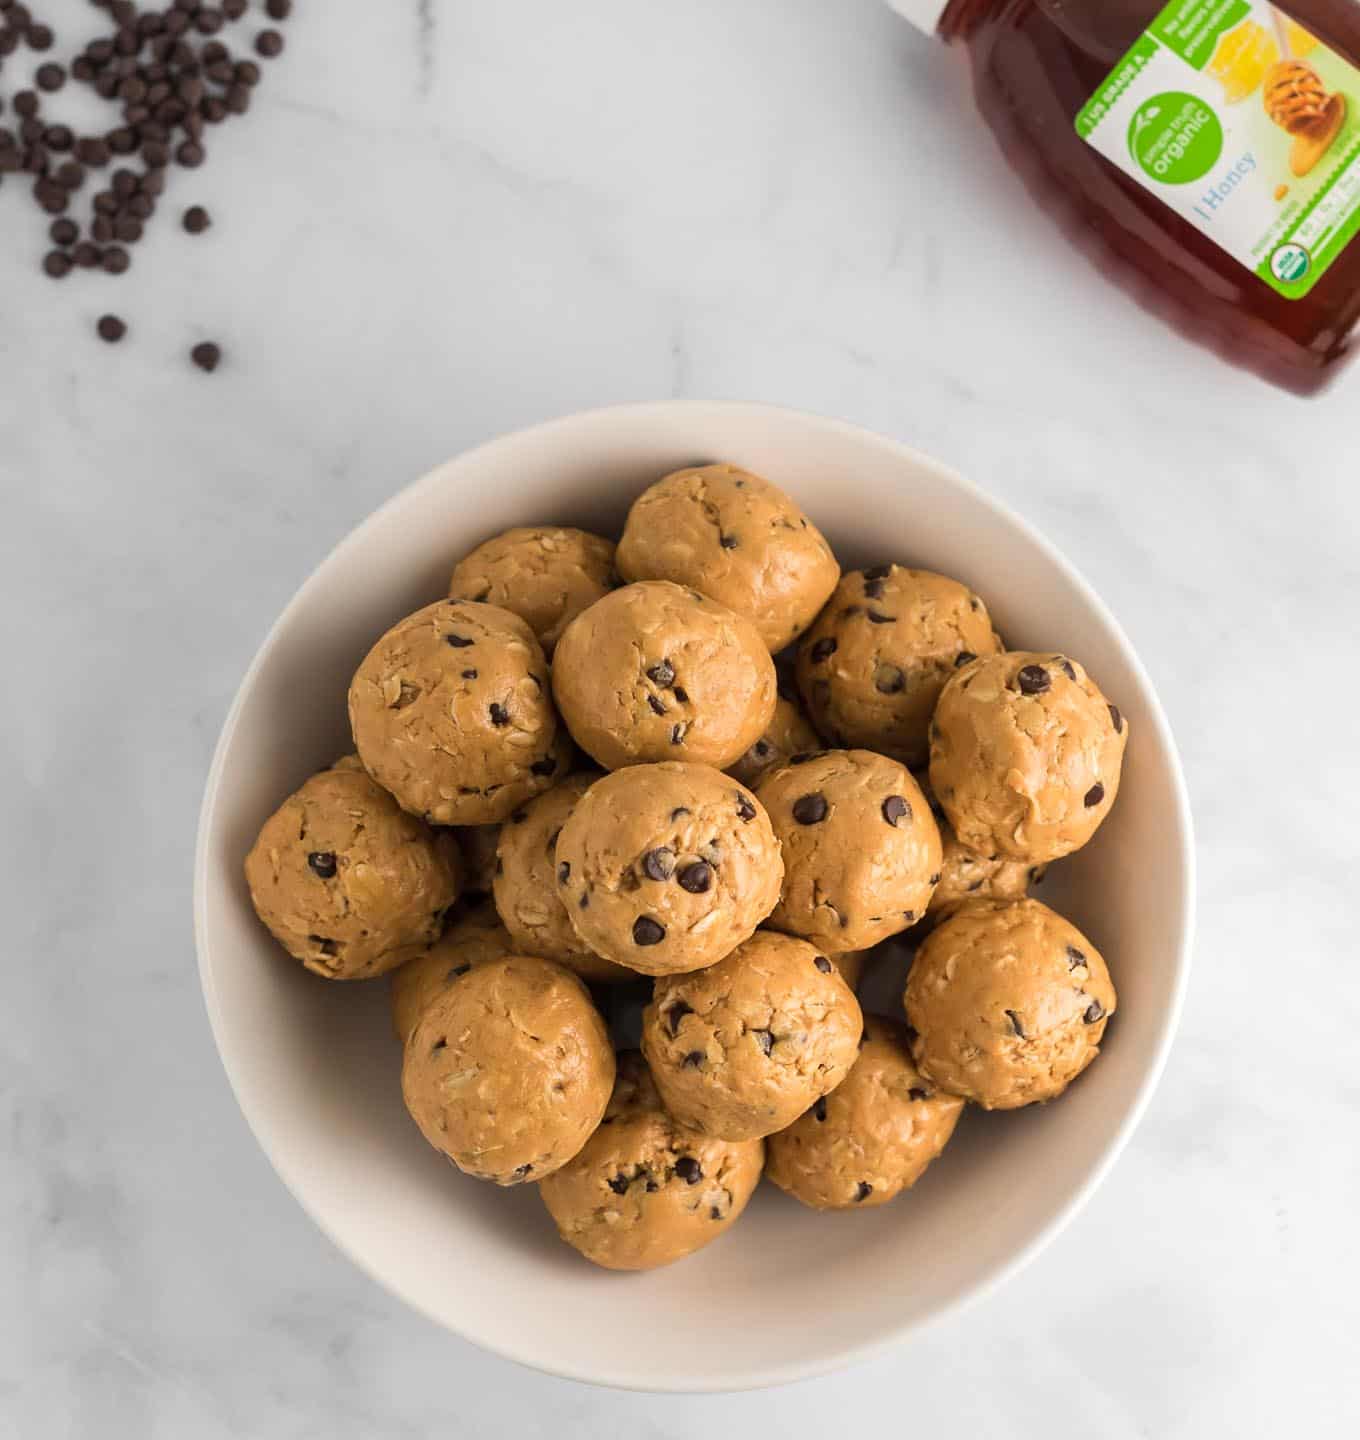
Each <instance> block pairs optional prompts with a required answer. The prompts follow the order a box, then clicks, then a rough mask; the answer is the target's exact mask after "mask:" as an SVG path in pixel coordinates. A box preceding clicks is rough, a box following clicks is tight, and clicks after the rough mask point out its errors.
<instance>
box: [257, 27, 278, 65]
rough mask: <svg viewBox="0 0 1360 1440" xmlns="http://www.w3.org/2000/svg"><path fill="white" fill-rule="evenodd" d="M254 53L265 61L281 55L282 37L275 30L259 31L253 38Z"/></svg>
mask: <svg viewBox="0 0 1360 1440" xmlns="http://www.w3.org/2000/svg"><path fill="white" fill-rule="evenodd" d="M255 53H256V54H257V55H262V56H263V57H264V58H265V59H266V60H273V59H274V58H275V57H276V56H278V55H282V54H283V36H282V35H280V34H279V32H278V31H277V30H261V31H260V33H259V34H258V35H257V36H256V37H255Z"/></svg>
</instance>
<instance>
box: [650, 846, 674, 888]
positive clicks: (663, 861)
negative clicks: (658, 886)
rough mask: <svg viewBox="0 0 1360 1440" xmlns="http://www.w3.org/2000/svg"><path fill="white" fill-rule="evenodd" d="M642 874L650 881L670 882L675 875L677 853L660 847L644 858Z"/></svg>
mask: <svg viewBox="0 0 1360 1440" xmlns="http://www.w3.org/2000/svg"><path fill="white" fill-rule="evenodd" d="M642 873H643V874H644V875H645V876H646V877H647V878H648V879H649V880H669V879H670V878H671V876H672V875H674V874H675V852H674V851H673V850H668V849H667V848H666V846H664V845H659V846H658V847H657V848H656V849H655V850H649V851H648V852H647V853H646V854H645V855H644V856H643V857H642Z"/></svg>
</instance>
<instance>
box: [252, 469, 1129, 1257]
mask: <svg viewBox="0 0 1360 1440" xmlns="http://www.w3.org/2000/svg"><path fill="white" fill-rule="evenodd" d="M790 646H796V660H795V661H794V663H793V665H792V667H791V668H792V671H793V676H794V684H795V686H796V689H795V688H792V687H788V686H786V685H784V684H782V683H781V679H780V672H779V671H778V670H777V668H776V662H775V660H774V659H773V658H772V656H773V655H774V654H775V653H777V652H782V651H784V650H786V649H787V648H788V647H790ZM550 661H551V668H549V662H550ZM349 716H350V723H351V727H352V730H353V735H354V748H355V751H356V752H357V753H356V754H354V755H349V756H346V757H345V758H343V759H341V760H340V761H338V762H337V763H336V764H335V765H334V766H333V767H332V768H331V769H329V770H323V771H322V772H321V773H320V774H317V775H314V776H313V777H312V778H311V779H310V780H308V781H307V782H306V784H304V785H303V786H302V788H301V789H300V790H298V791H297V793H296V794H294V795H292V796H290V797H289V798H288V799H287V800H286V801H285V802H284V803H283V805H282V807H281V808H280V809H279V810H278V811H277V812H276V813H275V814H274V815H273V816H271V817H270V819H269V820H267V821H266V822H265V825H264V828H263V829H262V830H261V832H260V835H259V838H258V840H257V841H256V843H255V846H254V848H253V849H252V850H251V852H250V854H249V856H248V857H247V859H246V876H247V879H248V881H249V885H250V892H251V895H252V898H253V900H254V903H255V908H256V910H257V911H258V913H259V916H260V919H261V920H263V922H264V923H265V925H267V926H268V927H269V929H270V931H271V932H272V933H273V935H274V936H275V937H276V938H277V940H278V941H279V942H280V944H282V945H283V947H284V948H285V949H286V950H287V951H288V952H289V954H291V955H293V956H295V957H296V958H297V959H298V960H300V961H301V962H302V963H303V964H304V965H305V966H306V967H307V968H308V969H309V970H312V971H314V972H315V973H316V974H318V975H321V976H324V977H326V978H328V979H332V980H358V979H368V978H370V977H373V976H377V975H383V974H388V973H390V974H391V976H392V993H391V998H392V1015H393V1021H394V1025H395V1028H396V1031H397V1035H398V1037H399V1038H400V1040H401V1043H402V1046H403V1062H402V1093H403V1096H404V1098H405V1101H406V1106H407V1109H408V1110H409V1111H410V1114H411V1117H412V1119H413V1120H414V1121H415V1123H416V1125H417V1126H418V1127H419V1128H420V1131H421V1134H423V1135H424V1136H425V1138H426V1140H428V1141H429V1143H430V1144H431V1145H433V1146H434V1147H435V1148H436V1149H437V1150H439V1151H441V1152H442V1153H443V1154H444V1155H446V1156H447V1157H448V1158H449V1159H450V1160H452V1161H453V1163H454V1164H455V1165H456V1166H457V1167H458V1168H459V1169H460V1170H461V1171H463V1172H464V1173H465V1174H467V1175H471V1176H475V1177H477V1178H479V1179H482V1180H491V1181H494V1182H495V1183H496V1184H498V1185H515V1184H520V1183H534V1184H537V1185H538V1187H539V1193H540V1194H541V1195H542V1197H543V1202H544V1204H545V1205H546V1207H547V1209H548V1212H549V1214H550V1215H551V1216H552V1218H553V1220H554V1221H555V1222H556V1224H557V1228H558V1231H559V1232H560V1234H561V1236H562V1238H563V1239H564V1240H565V1241H566V1242H567V1243H568V1244H570V1245H572V1246H574V1247H575V1248H576V1249H577V1250H579V1251H580V1252H581V1254H583V1255H584V1256H586V1257H587V1258H588V1259H590V1260H592V1261H594V1262H595V1263H596V1264H598V1265H603V1266H607V1267H609V1268H612V1269H619V1270H637V1269H645V1268H649V1267H651V1266H656V1265H664V1264H667V1263H669V1262H670V1261H673V1260H677V1259H679V1258H681V1257H682V1256H684V1255H688V1254H690V1253H692V1252H693V1251H695V1250H697V1249H699V1248H700V1247H701V1246H703V1245H706V1244H708V1243H709V1242H710V1241H711V1240H714V1239H716V1238H717V1236H719V1235H721V1234H722V1233H723V1231H724V1230H726V1229H727V1228H728V1226H730V1225H731V1224H732V1223H733V1221H735V1220H736V1219H737V1217H738V1216H739V1215H740V1214H741V1213H742V1211H743V1210H744V1209H745V1207H746V1204H747V1201H748V1200H749V1199H750V1197H751V1193H752V1191H753V1190H754V1189H755V1187H756V1184H757V1183H758V1182H759V1180H760V1177H761V1174H762V1173H764V1174H766V1175H768V1177H769V1178H770V1179H771V1180H772V1181H773V1182H774V1183H775V1184H776V1185H778V1186H779V1187H781V1188H782V1189H784V1190H786V1191H787V1192H788V1193H789V1194H791V1195H793V1196H794V1197H796V1198H797V1199H798V1200H800V1201H802V1202H803V1203H804V1204H806V1205H810V1206H813V1207H814V1208H816V1209H823V1210H853V1209H857V1208H861V1207H865V1208H867V1207H869V1206H874V1205H881V1204H884V1203H885V1202H887V1201H889V1200H891V1199H893V1198H894V1196H896V1195H898V1194H899V1193H900V1192H901V1191H903V1190H904V1189H906V1188H907V1187H908V1186H910V1185H912V1184H914V1183H915V1182H916V1180H917V1179H918V1178H919V1177H920V1176H921V1174H922V1173H923V1172H924V1171H925V1169H926V1167H927V1166H928V1165H929V1164H930V1163H931V1161H932V1160H934V1159H935V1157H936V1156H937V1155H939V1154H940V1152H941V1150H942V1149H943V1148H944V1146H945V1144H946V1143H947V1141H948V1140H949V1138H950V1135H951V1134H952V1133H953V1130H954V1127H955V1125H956V1123H957V1121H958V1118H959V1115H960V1113H961V1112H962V1110H963V1106H964V1104H965V1102H967V1101H972V1102H973V1103H974V1104H977V1105H981V1106H984V1107H986V1108H988V1109H1009V1108H1014V1107H1016V1106H1021V1105H1028V1104H1031V1103H1034V1102H1036V1101H1044V1100H1051V1099H1053V1098H1054V1097H1056V1096H1058V1095H1060V1094H1061V1093H1062V1092H1063V1090H1064V1089H1065V1088H1066V1086H1067V1085H1068V1084H1069V1083H1070V1082H1071V1081H1072V1080H1073V1079H1075V1078H1076V1076H1077V1075H1079V1074H1080V1073H1081V1071H1082V1070H1084V1069H1085V1068H1086V1066H1087V1065H1089V1064H1090V1062H1091V1061H1092V1060H1093V1059H1094V1058H1095V1056H1096V1054H1097V1052H1098V1048H1099V1045H1100V1040H1101V1037H1102V1035H1103V1033H1104V1030H1105V1025H1106V1021H1107V1019H1108V1017H1109V1016H1110V1015H1111V1014H1112V1013H1113V1012H1114V1008H1115V992H1114V986H1113V984H1112V983H1111V981H1110V976H1109V972H1108V970H1107V969H1106V966H1105V962H1104V960H1102V959H1101V956H1100V954H1099V952H1098V951H1097V950H1096V948H1095V946H1094V945H1092V943H1091V942H1090V940H1088V939H1087V938H1086V936H1085V935H1083V934H1082V933H1081V932H1080V931H1079V930H1077V929H1076V928H1075V926H1073V925H1071V924H1069V923H1068V922H1067V921H1066V920H1064V919H1063V918H1062V917H1061V916H1060V915H1057V914H1055V913H1054V912H1053V911H1052V910H1050V909H1049V908H1048V907H1047V906H1045V905H1042V904H1040V903H1039V902H1038V901H1037V900H1033V899H1030V898H1028V895H1027V891H1028V888H1029V885H1030V884H1031V882H1032V881H1033V880H1035V879H1036V878H1038V876H1039V875H1040V874H1041V873H1042V870H1043V867H1045V866H1046V865H1047V864H1048V863H1049V862H1051V861H1053V860H1057V859H1058V858H1060V857H1061V856H1064V855H1067V854H1070V853H1071V852H1072V851H1074V850H1076V849H1077V848H1078V847H1079V846H1081V845H1084V844H1085V843H1086V842H1087V841H1088V840H1089V839H1090V838H1091V836H1092V835H1093V834H1094V833H1095V831H1096V829H1097V828H1098V827H1099V825H1100V823H1101V821H1102V820H1104V818H1105V816H1106V815H1107V814H1108V813H1109V811H1110V807H1111V806H1112V805H1113V804H1114V801H1115V796H1116V794H1117V792H1118V789H1119V773H1120V766H1121V762H1122V759H1123V754H1124V746H1125V743H1126V742H1127V739H1128V726H1127V724H1126V723H1125V721H1124V718H1123V717H1122V715H1121V714H1120V712H1119V710H1118V709H1117V708H1116V707H1115V706H1114V705H1112V704H1110V703H1109V702H1108V701H1107V700H1106V698H1105V696H1104V695H1103V694H1102V693H1101V691H1100V689H1099V687H1098V686H1097V685H1096V683H1095V681H1094V680H1093V679H1092V678H1091V677H1090V676H1089V675H1088V674H1087V673H1086V671H1085V670H1084V669H1083V668H1082V666H1081V665H1080V664H1079V663H1078V662H1077V661H1076V660H1075V659H1074V658H1072V657H1071V656H1068V655H1063V654H1049V653H1029V652H1021V651H1008V650H1006V649H1005V648H1004V646H1003V644H1002V641H1001V638H1000V636H998V635H997V634H996V632H995V631H994V630H993V628H992V622H991V619H990V617H989V616H988V613H987V607H986V605H985V604H984V603H983V601H982V599H981V598H980V597H979V596H978V595H976V594H975V593H974V592H973V591H972V590H971V589H969V588H968V586H966V585H964V584H961V583H960V582H958V581H956V580H951V579H949V578H947V577H946V576H943V575H937V574H933V573H931V572H930V571H926V570H914V569H909V568H907V567H906V566H903V565H898V564H885V565H878V566H875V567H873V568H872V569H868V570H857V571H850V572H848V573H846V574H844V575H842V574H841V571H840V567H839V565H838V564H837V562H836V558H835V556H834V555H833V554H832V553H831V548H830V546H829V545H828V544H827V542H826V540H825V539H824V538H823V537H822V535H821V534H820V533H819V532H818V530H817V529H816V527H815V526H814V525H813V524H812V523H811V521H810V520H809V519H808V518H807V516H806V515H804V514H803V513H802V511H801V510H800V509H799V507H798V506H797V505H796V504H795V503H794V501H793V500H792V499H791V498H790V497H789V496H788V495H786V494H785V493H784V492H783V491H782V490H780V489H778V488H777V487H776V486H774V485H772V484H770V483H769V482H768V481H767V480H763V479H761V478H760V477H759V476H758V475H753V474H751V473H749V472H747V471H745V470H741V469H738V468H737V467H735V466H732V465H702V466H695V467H692V468H689V469H685V470H681V471H678V472H676V473H675V474H672V475H667V476H666V477H665V478H664V479H661V480H659V481H657V483H656V484H654V485H652V486H651V487H650V488H649V489H647V490H646V491H644V492H643V493H642V494H641V495H640V496H639V497H638V499H637V500H636V501H635V503H634V504H633V506H632V509H631V510H630V512H629V515H628V520H627V523H626V525H625V527H624V531H623V536H622V538H621V539H620V540H619V542H618V546H617V549H616V548H615V546H614V544H613V543H612V542H611V541H609V540H607V539H604V538H602V537H600V536H597V535H590V534H586V533H585V532H583V531H580V530H570V529H562V528H556V527H530V528H524V529H515V530H509V531H507V532H506V533H504V534H502V535H498V536H496V537H494V538H493V539H490V540H488V541H486V543H485V544H483V545H480V546H478V547H477V549H475V550H473V551H472V552H471V553H470V554H469V555H466V556H464V557H463V559H461V560H460V561H459V562H458V563H457V565H456V566H455V568H454V570H453V579H452V582H451V585H450V588H449V598H448V599H445V600H440V601H438V602H437V603H435V604H433V605H427V606H426V607H425V608H424V609H423V610H418V611H417V612H416V613H415V614H414V615H409V616H407V617H406V618H405V619H403V620H400V621H398V622H397V624H395V625H394V626H393V627H392V628H391V629H390V630H389V631H388V632H387V633H386V634H385V635H383V636H382V637H381V638H380V639H379V640H378V642H377V644H375V645H374V646H373V648H372V649H371V650H370V651H369V653H368V654H367V656H365V657H364V659H363V661H362V663H361V664H360V665H359V668H358V670H357V671H356V672H355V675H354V680H353V683H352V684H351V686H350V691H349ZM488 891H489V892H490V898H489V899H488V898H487V892H488ZM474 895H480V897H481V898H480V899H479V900H474V899H472V898H471V897H472V896H474ZM460 899H461V900H462V903H461V904H460ZM913 927H915V928H916V930H917V932H918V934H923V935H924V939H923V940H922V941H921V943H920V945H919V948H918V949H917V950H916V953H915V957H914V960H913V962H912V965H911V970H910V975H909V978H908V980H907V985H906V994H905V997H904V1008H905V1016H904V1017H894V1018H888V1017H881V1016H865V1015H864V1014H863V1013H862V1011H861V1009H860V1005H859V1001H858V1000H857V999H856V995H855V987H856V985H857V983H858V979H859V975H860V971H861V968H862V965H863V962H864V959H865V956H866V952H869V951H871V950H872V949H873V947H874V946H876V945H879V944H881V943H882V942H883V941H885V940H887V939H888V938H889V937H891V936H894V935H898V934H899V933H901V932H903V931H906V930H908V929H911V928H913ZM640 977H647V981H649V982H650V998H649V1000H648V1001H647V1003H646V1008H645V1010H644V1011H643V1014H642V1041H641V1051H640V1052H638V1051H637V1050H625V1051H624V1052H623V1053H620V1054H616V1053H615V1046H614V1043H613V1041H612V1039H611V1034H610V1029H609V1026H608V1025H607V1023H606V1020H605V1018H604V1013H608V1012H610V1011H611V1010H612V1009H613V1008H614V1002H613V1001H612V1000H611V995H618V994H620V993H623V992H622V991H621V990H620V989H619V987H620V985H621V983H622V984H624V985H626V984H627V983H628V982H633V983H636V982H638V981H639V979H640ZM644 983H646V982H644ZM602 1012H604V1013H602ZM904 1020H905V1023H904Z"/></svg>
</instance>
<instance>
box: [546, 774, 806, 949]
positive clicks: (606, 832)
mask: <svg viewBox="0 0 1360 1440" xmlns="http://www.w3.org/2000/svg"><path fill="white" fill-rule="evenodd" d="M556 859H557V885H558V894H559V895H560V896H561V897H562V903H563V904H564V905H565V906H566V908H567V914H568V915H569V916H570V917H571V923H572V924H573V925H574V926H575V927H576V933H577V935H579V936H580V937H581V940H582V942H583V943H584V944H585V945H586V946H587V947H588V948H589V949H591V950H593V951H594V952H595V953H596V954H597V955H603V956H605V957H606V958H607V959H609V960H613V961H614V962H615V963H616V964H619V965H626V966H628V968H629V969H631V970H636V971H639V972H640V973H642V974H644V975H667V974H671V973H674V972H677V971H685V970H699V969H702V968H703V967H704V966H705V965H714V964H716V963H717V962H718V961H719V960H721V959H722V958H723V956H724V955H727V954H728V953H729V952H730V951H732V950H733V949H734V948H735V947H736V946H738V945H739V944H741V942H742V941H743V940H745V939H747V938H748V937H749V936H750V935H751V934H752V932H753V931H754V930H755V928H756V926H757V925H759V924H760V922H761V921H762V920H763V919H764V918H765V916H766V915H768V914H769V912H770V910H771V909H772V908H773V906H774V903H775V901H776V900H778V898H779V885H780V882H781V880H782V879H783V877H784V867H783V864H782V863H781V861H780V859H779V842H778V841H777V840H776V839H775V837H774V831H773V830H771V828H770V821H769V817H768V816H767V815H766V814H765V811H764V810H763V809H762V808H761V807H760V805H759V804H758V803H757V802H756V800H755V798H754V796H752V794H751V792H750V791H749V790H747V789H746V787H745V786H743V785H739V784H738V783H737V782H736V781H735V780H733V779H731V778H730V777H729V776H727V775H723V774H720V773H719V772H718V771H717V770H712V769H710V768H709V767H708V766H706V765H677V764H671V765H633V766H630V767H629V768H628V769H626V770H616V771H615V772H614V773H613V774H612V775H606V776H604V777H603V779H600V780H597V781H596V782H595V784H594V785H592V786H591V787H590V789H589V790H587V791H586V793H585V795H584V796H582V797H581V799H580V800H579V801H578V802H577V804H576V808H575V809H574V810H573V811H572V812H571V815H570V817H569V818H568V820H567V822H566V824H565V825H563V827H562V833H561V835H560V836H558V839H557V852H556Z"/></svg>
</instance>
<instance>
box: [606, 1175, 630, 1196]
mask: <svg viewBox="0 0 1360 1440" xmlns="http://www.w3.org/2000/svg"><path fill="white" fill-rule="evenodd" d="M609 1188H610V1189H611V1190H612V1191H613V1192H614V1194H615V1195H622V1194H623V1193H624V1191H625V1190H627V1189H628V1177H627V1176H626V1175H625V1174H624V1173H623V1171H622V1170H620V1171H619V1173H618V1174H617V1175H615V1176H614V1178H613V1179H612V1180H611V1181H610V1182H609Z"/></svg>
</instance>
